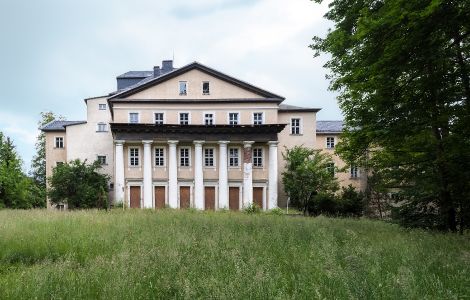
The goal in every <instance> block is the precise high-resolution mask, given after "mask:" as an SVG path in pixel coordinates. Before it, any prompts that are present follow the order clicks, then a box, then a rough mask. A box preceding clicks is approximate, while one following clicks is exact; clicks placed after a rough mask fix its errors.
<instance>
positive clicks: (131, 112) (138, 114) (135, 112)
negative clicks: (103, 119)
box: [128, 111, 140, 124]
mask: <svg viewBox="0 0 470 300" xmlns="http://www.w3.org/2000/svg"><path fill="white" fill-rule="evenodd" d="M131 114H137V122H131ZM128 120H129V123H132V124H138V123H140V112H138V111H130V112H129V113H128Z"/></svg>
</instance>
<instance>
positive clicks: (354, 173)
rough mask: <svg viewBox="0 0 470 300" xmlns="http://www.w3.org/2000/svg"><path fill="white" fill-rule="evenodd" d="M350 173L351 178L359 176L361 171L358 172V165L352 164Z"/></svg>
mask: <svg viewBox="0 0 470 300" xmlns="http://www.w3.org/2000/svg"><path fill="white" fill-rule="evenodd" d="M350 174H351V178H357V177H359V172H358V169H357V166H354V165H353V166H351V170H350Z"/></svg>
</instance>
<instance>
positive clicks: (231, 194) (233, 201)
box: [228, 186, 240, 210]
mask: <svg viewBox="0 0 470 300" xmlns="http://www.w3.org/2000/svg"><path fill="white" fill-rule="evenodd" d="M228 206H229V208H230V210H240V188H239V187H235V186H231V187H229V188H228Z"/></svg>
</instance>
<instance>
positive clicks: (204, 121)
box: [202, 111, 215, 126]
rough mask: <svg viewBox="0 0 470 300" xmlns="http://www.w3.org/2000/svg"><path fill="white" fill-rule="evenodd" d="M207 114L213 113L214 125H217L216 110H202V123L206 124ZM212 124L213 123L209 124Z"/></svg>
mask: <svg viewBox="0 0 470 300" xmlns="http://www.w3.org/2000/svg"><path fill="white" fill-rule="evenodd" d="M206 114H212V125H215V112H214V111H203V112H202V124H203V125H206ZM207 126H211V125H207Z"/></svg>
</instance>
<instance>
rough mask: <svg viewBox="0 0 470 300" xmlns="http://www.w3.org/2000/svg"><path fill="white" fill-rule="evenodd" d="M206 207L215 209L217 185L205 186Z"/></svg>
mask: <svg viewBox="0 0 470 300" xmlns="http://www.w3.org/2000/svg"><path fill="white" fill-rule="evenodd" d="M204 208H205V209H206V210H215V187H214V186H206V187H205V188H204Z"/></svg>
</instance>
